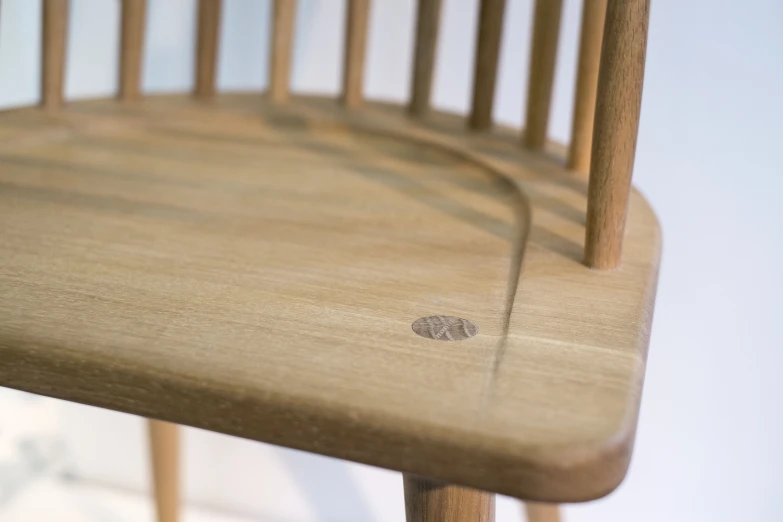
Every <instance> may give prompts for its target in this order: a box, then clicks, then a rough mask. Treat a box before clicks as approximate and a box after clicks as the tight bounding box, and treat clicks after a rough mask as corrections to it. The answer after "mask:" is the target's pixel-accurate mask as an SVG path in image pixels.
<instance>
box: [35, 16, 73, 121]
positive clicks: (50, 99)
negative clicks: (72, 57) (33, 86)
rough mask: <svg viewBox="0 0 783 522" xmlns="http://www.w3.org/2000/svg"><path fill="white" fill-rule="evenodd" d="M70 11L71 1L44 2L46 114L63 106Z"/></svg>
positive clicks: (43, 76)
mask: <svg viewBox="0 0 783 522" xmlns="http://www.w3.org/2000/svg"><path fill="white" fill-rule="evenodd" d="M68 9H69V2H68V0H44V2H43V26H42V31H41V34H42V38H43V41H42V44H41V51H42V56H41V105H42V106H43V107H44V108H45V109H47V110H53V109H59V108H60V107H61V106H62V104H63V99H64V94H65V92H64V89H65V86H64V85H65V84H64V82H65V54H66V46H67V36H68Z"/></svg>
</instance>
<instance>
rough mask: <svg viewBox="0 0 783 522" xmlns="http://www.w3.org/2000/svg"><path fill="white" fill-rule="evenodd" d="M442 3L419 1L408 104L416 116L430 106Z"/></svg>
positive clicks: (432, 0)
mask: <svg viewBox="0 0 783 522" xmlns="http://www.w3.org/2000/svg"><path fill="white" fill-rule="evenodd" d="M441 3H442V1H441V0H419V3H418V11H417V15H416V45H415V47H414V51H413V52H414V55H413V77H412V83H411V99H410V103H409V105H408V110H409V111H410V113H411V114H413V115H415V116H422V115H424V114H425V113H426V112H427V111H429V108H430V97H431V96H432V78H433V76H434V74H435V48H436V47H437V44H438V28H439V27H440V11H441Z"/></svg>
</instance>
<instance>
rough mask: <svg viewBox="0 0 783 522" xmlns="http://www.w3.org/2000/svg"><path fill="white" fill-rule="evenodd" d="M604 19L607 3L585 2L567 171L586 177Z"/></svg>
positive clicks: (601, 1) (585, 0)
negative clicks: (568, 169) (571, 170)
mask: <svg viewBox="0 0 783 522" xmlns="http://www.w3.org/2000/svg"><path fill="white" fill-rule="evenodd" d="M604 19H606V0H584V6H583V7H582V36H581V38H580V40H581V41H580V44H579V65H578V68H577V74H576V99H575V100H574V119H573V123H572V128H571V145H570V146H569V150H568V168H570V169H573V170H576V171H577V172H581V173H583V174H587V173H588V172H589V171H590V147H591V145H592V141H593V119H594V118H595V92H596V89H597V88H598V66H599V65H600V62H601V41H602V39H603V34H604Z"/></svg>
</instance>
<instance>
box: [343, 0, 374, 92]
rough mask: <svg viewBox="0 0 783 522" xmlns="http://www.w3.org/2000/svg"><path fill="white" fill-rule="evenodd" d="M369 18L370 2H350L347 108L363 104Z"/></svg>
mask: <svg viewBox="0 0 783 522" xmlns="http://www.w3.org/2000/svg"><path fill="white" fill-rule="evenodd" d="M369 17H370V0H348V18H347V22H346V27H345V65H344V66H343V104H344V105H345V106H346V107H357V106H359V105H360V104H361V103H362V87H363V85H364V53H365V48H366V46H367V25H368V21H369Z"/></svg>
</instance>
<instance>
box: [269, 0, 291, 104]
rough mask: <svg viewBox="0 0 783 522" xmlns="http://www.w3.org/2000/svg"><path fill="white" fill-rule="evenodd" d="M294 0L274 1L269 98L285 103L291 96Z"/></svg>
mask: <svg viewBox="0 0 783 522" xmlns="http://www.w3.org/2000/svg"><path fill="white" fill-rule="evenodd" d="M295 18H296V1H295V0H274V9H273V15H272V57H271V59H270V64H271V65H270V67H271V70H270V72H269V97H270V99H271V100H272V101H274V102H278V103H281V102H285V101H287V100H288V98H289V97H290V96H291V58H292V46H293V42H294V21H295Z"/></svg>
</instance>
